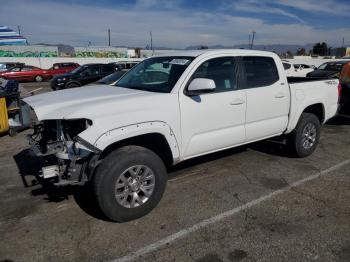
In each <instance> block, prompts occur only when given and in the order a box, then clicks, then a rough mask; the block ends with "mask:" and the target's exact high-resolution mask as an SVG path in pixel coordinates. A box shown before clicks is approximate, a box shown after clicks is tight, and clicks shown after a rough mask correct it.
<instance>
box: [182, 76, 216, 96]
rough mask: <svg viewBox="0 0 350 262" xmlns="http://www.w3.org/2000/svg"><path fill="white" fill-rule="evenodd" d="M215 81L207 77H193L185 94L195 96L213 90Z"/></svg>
mask: <svg viewBox="0 0 350 262" xmlns="http://www.w3.org/2000/svg"><path fill="white" fill-rule="evenodd" d="M215 88H216V86H215V82H214V80H212V79H208V78H196V79H193V80H192V82H191V83H190V85H189V86H188V89H187V95H189V96H196V95H200V94H203V93H210V92H213V91H214V90H215Z"/></svg>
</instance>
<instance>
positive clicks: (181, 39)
mask: <svg viewBox="0 0 350 262" xmlns="http://www.w3.org/2000/svg"><path fill="white" fill-rule="evenodd" d="M158 1H160V0H158ZM168 1H169V0H168ZM162 2H163V1H162ZM170 2H171V1H170ZM23 3H25V4H23ZM139 4H140V3H139ZM148 4H149V5H148V6H149V7H148V8H139V7H140V6H138V7H136V6H135V7H131V8H130V6H129V7H125V6H124V7H123V6H118V7H113V8H112V7H98V6H89V5H85V4H67V3H63V2H60V3H57V2H56V3H54V2H50V1H31V0H27V1H25V2H23V1H20V0H11V1H7V2H6V4H3V5H2V6H1V10H0V16H1V18H2V20H3V21H6V23H7V25H10V26H11V25H21V28H22V32H23V34H24V36H26V37H28V40H29V42H30V43H31V44H34V43H39V42H45V43H56V44H57V43H66V44H71V45H75V46H86V45H87V43H88V42H89V41H91V42H92V44H93V45H100V46H103V45H104V46H105V45H107V43H108V39H107V30H108V28H110V29H111V42H112V45H127V46H135V47H136V46H139V47H145V46H146V45H147V44H149V41H150V40H149V31H152V32H153V42H154V46H168V47H177V48H184V47H186V46H189V45H197V44H201V45H215V44H223V45H235V44H241V43H246V42H247V41H248V40H247V39H248V34H249V33H250V32H251V31H253V30H254V31H256V32H257V36H256V43H257V44H305V43H313V42H319V41H326V42H328V43H329V44H331V45H333V46H335V45H336V44H337V41H338V40H339V41H340V39H341V38H342V37H343V36H346V35H350V29H349V28H348V27H344V28H338V29H317V28H315V27H313V26H311V25H307V24H301V23H299V22H298V21H297V22H295V23H294V22H293V23H291V24H277V23H276V24H271V23H268V22H266V21H264V20H262V19H258V18H249V17H242V16H237V15H232V14H229V13H228V12H222V11H215V10H211V11H194V10H186V9H179V8H172V9H170V8H169V9H161V10H158V9H156V8H152V7H150V6H152V5H154V4H155V2H154V1H153V0H152V1H151V2H149V3H148ZM13 14H16V15H13Z"/></svg>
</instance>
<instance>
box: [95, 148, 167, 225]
mask: <svg viewBox="0 0 350 262" xmlns="http://www.w3.org/2000/svg"><path fill="white" fill-rule="evenodd" d="M166 181H167V175H166V169H165V166H164V163H163V161H162V160H161V159H160V158H159V156H158V155H156V154H155V153H154V152H152V151H150V150H148V149H146V148H143V147H139V146H126V147H122V148H120V149H118V150H116V151H114V152H112V153H110V154H109V155H108V156H107V157H106V158H105V159H104V160H103V161H102V163H101V164H100V166H99V167H98V168H97V170H96V173H95V177H94V180H93V184H94V189H95V194H96V197H97V201H98V203H99V206H100V208H101V210H102V212H103V213H104V214H105V215H106V216H107V217H108V218H110V219H111V220H114V221H117V222H126V221H130V220H133V219H137V218H140V217H142V216H144V215H146V214H148V213H149V212H151V211H152V210H153V209H154V208H155V207H156V206H157V204H158V203H159V201H160V199H161V198H162V195H163V193H164V190H165V187H166Z"/></svg>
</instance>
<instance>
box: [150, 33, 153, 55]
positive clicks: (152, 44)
mask: <svg viewBox="0 0 350 262" xmlns="http://www.w3.org/2000/svg"><path fill="white" fill-rule="evenodd" d="M149 34H150V37H151V50H152V53H153V36H152V31H151V32H149Z"/></svg>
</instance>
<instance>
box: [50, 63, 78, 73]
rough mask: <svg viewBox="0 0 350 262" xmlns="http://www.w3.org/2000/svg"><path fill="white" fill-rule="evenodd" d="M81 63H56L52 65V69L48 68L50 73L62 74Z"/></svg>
mask: <svg viewBox="0 0 350 262" xmlns="http://www.w3.org/2000/svg"><path fill="white" fill-rule="evenodd" d="M79 66H80V65H79V64H77V63H55V64H53V65H52V67H51V68H50V69H48V70H47V71H48V74H50V75H51V76H54V75H61V74H65V73H69V72H70V71H72V70H74V69H75V68H77V67H79Z"/></svg>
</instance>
